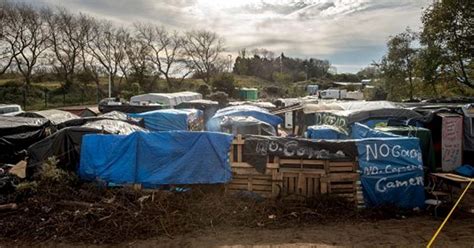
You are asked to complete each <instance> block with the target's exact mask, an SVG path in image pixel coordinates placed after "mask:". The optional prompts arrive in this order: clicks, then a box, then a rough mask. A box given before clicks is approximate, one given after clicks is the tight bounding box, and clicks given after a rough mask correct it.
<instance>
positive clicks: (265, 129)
mask: <svg viewBox="0 0 474 248" xmlns="http://www.w3.org/2000/svg"><path fill="white" fill-rule="evenodd" d="M220 125H221V130H220V131H223V132H226V131H227V132H230V133H232V134H233V135H237V134H261V135H271V136H275V135H276V130H275V128H274V127H273V126H272V125H270V124H268V123H266V122H263V121H259V120H258V119H256V118H254V117H252V116H224V118H223V119H222V121H221V123H220Z"/></svg>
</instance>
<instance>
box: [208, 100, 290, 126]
mask: <svg viewBox="0 0 474 248" xmlns="http://www.w3.org/2000/svg"><path fill="white" fill-rule="evenodd" d="M224 116H251V117H254V118H255V119H257V120H260V121H263V122H266V123H268V124H270V125H272V126H274V127H276V126H278V125H279V124H280V123H282V122H283V120H282V119H281V118H280V117H278V116H276V115H274V114H271V113H270V112H268V110H266V109H263V108H259V107H256V106H250V105H239V106H230V107H227V108H223V109H220V110H219V111H217V113H216V114H215V115H214V116H213V117H212V118H211V119H210V120H209V121H208V122H207V124H206V126H207V130H209V131H219V128H220V123H221V121H222V119H223V118H224Z"/></svg>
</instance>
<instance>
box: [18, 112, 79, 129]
mask: <svg viewBox="0 0 474 248" xmlns="http://www.w3.org/2000/svg"><path fill="white" fill-rule="evenodd" d="M18 116H23V117H36V118H46V119H48V120H49V121H51V124H53V125H58V124H60V123H63V122H66V121H69V120H74V119H79V118H80V117H79V116H77V115H75V114H73V113H70V112H67V111H63V110H59V109H48V110H41V111H34V112H24V113H21V114H19V115H18Z"/></svg>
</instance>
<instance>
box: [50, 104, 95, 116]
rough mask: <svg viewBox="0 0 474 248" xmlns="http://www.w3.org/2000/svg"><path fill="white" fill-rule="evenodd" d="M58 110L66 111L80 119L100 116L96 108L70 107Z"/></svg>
mask: <svg viewBox="0 0 474 248" xmlns="http://www.w3.org/2000/svg"><path fill="white" fill-rule="evenodd" d="M59 110H63V111H67V112H69V113H72V114H75V115H77V116H80V117H92V116H97V115H98V114H100V112H99V109H98V108H97V107H96V106H71V107H62V108H59Z"/></svg>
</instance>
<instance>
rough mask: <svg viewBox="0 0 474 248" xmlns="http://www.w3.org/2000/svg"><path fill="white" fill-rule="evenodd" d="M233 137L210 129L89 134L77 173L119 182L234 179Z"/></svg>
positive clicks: (157, 182) (222, 181)
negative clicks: (204, 130)
mask: <svg viewBox="0 0 474 248" xmlns="http://www.w3.org/2000/svg"><path fill="white" fill-rule="evenodd" d="M231 143H232V136H231V135H228V134H223V133H212V132H187V131H170V132H152V133H143V132H135V133H133V134H131V135H86V136H84V138H83V141H82V148H81V163H80V166H79V174H80V176H81V178H83V179H85V180H95V179H100V180H104V181H106V182H112V183H116V184H131V183H140V184H142V185H143V186H145V187H147V186H154V185H165V184H214V183H226V182H229V181H230V180H231V177H232V172H231V168H230V164H229V151H230V146H231Z"/></svg>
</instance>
